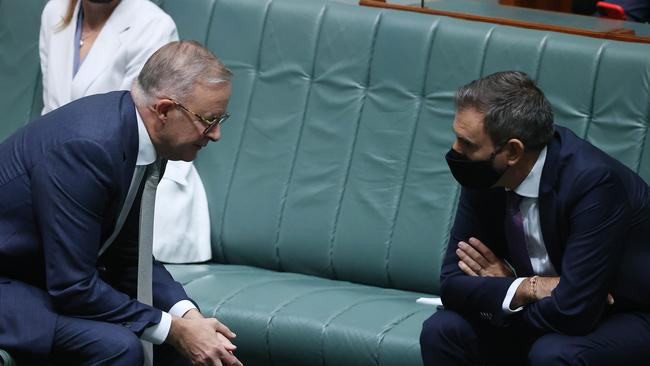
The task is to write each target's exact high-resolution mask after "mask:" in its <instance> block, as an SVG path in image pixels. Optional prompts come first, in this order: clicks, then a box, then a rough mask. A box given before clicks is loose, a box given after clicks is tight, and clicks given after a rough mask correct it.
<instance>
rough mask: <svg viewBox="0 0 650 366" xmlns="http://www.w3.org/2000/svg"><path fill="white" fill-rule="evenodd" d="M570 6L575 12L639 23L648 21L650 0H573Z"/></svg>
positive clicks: (649, 17) (649, 18)
mask: <svg viewBox="0 0 650 366" xmlns="http://www.w3.org/2000/svg"><path fill="white" fill-rule="evenodd" d="M572 7H573V9H572V10H573V12H574V13H577V14H584V15H592V14H595V15H598V16H604V17H607V18H612V19H619V20H628V21H631V22H639V23H648V22H649V21H650V0H607V1H597V0H574V1H573V3H572Z"/></svg>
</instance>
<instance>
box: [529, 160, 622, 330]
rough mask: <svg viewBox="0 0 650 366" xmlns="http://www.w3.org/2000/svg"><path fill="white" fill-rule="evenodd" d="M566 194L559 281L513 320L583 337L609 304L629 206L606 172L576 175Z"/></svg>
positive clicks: (617, 182) (616, 182)
mask: <svg viewBox="0 0 650 366" xmlns="http://www.w3.org/2000/svg"><path fill="white" fill-rule="evenodd" d="M571 192H572V193H571V194H572V196H573V197H574V199H573V200H572V202H569V209H568V212H567V215H568V219H569V223H568V227H569V228H570V232H569V235H568V239H567V242H566V247H565V251H564V255H563V257H562V273H561V275H560V282H559V284H558V286H557V287H556V288H555V290H554V291H553V292H552V295H551V296H550V297H547V298H544V299H542V300H541V301H538V302H535V303H533V304H530V305H528V306H527V307H526V308H525V309H524V310H523V311H522V312H520V313H518V314H517V315H516V317H520V318H521V319H522V321H524V322H525V323H527V324H528V325H530V326H532V327H533V328H535V329H537V330H539V331H541V332H557V333H563V334H569V335H583V334H586V333H588V332H590V331H591V330H593V329H594V328H595V327H596V325H597V324H598V322H599V321H600V319H601V317H602V315H603V313H604V311H605V309H606V307H607V306H608V305H607V301H606V300H607V293H608V292H609V290H610V288H611V287H612V285H613V281H614V278H613V277H614V275H615V269H616V268H618V266H619V265H620V261H621V255H622V249H624V246H623V245H621V240H623V238H625V234H626V231H627V222H628V221H629V218H628V217H627V216H626V215H627V214H626V213H627V212H628V210H627V205H628V202H627V200H626V197H627V194H626V191H625V188H624V186H623V184H622V182H621V181H620V178H618V177H617V176H616V175H615V174H613V173H611V172H609V171H605V172H603V171H600V172H592V173H591V174H589V175H583V176H582V177H578V179H575V180H574V184H573V187H572V189H571Z"/></svg>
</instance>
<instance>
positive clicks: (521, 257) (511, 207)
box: [504, 191, 534, 277]
mask: <svg viewBox="0 0 650 366" xmlns="http://www.w3.org/2000/svg"><path fill="white" fill-rule="evenodd" d="M522 199H523V197H522V196H520V195H518V194H517V193H515V192H514V191H508V192H506V215H505V219H504V229H505V234H506V240H507V241H508V252H509V253H510V261H511V263H510V264H512V266H513V267H514V268H515V271H516V272H517V276H518V277H528V276H532V275H533V274H534V273H533V267H532V265H531V264H530V256H529V255H528V248H527V246H526V238H525V234H524V217H523V215H522V214H521V211H520V210H519V205H520V204H521V200H522Z"/></svg>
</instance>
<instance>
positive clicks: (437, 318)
mask: <svg viewBox="0 0 650 366" xmlns="http://www.w3.org/2000/svg"><path fill="white" fill-rule="evenodd" d="M470 328H471V327H470V326H469V324H468V323H467V321H466V320H465V319H464V318H463V317H462V316H460V315H458V314H457V313H455V312H452V311H438V312H436V313H435V314H433V315H431V316H430V317H429V319H427V320H425V321H424V323H423V324H422V331H421V333H420V344H421V345H422V346H427V347H438V346H439V345H440V344H441V343H444V342H447V341H449V340H452V339H462V338H464V337H465V336H466V335H467V333H468V332H470V331H471V329H470Z"/></svg>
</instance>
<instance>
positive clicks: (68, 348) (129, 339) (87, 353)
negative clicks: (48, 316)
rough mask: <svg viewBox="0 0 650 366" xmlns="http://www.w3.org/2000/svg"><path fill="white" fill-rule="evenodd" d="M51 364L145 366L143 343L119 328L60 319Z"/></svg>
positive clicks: (106, 324)
mask: <svg viewBox="0 0 650 366" xmlns="http://www.w3.org/2000/svg"><path fill="white" fill-rule="evenodd" d="M52 360H53V361H54V363H55V364H61V365H66V364H67V365H69V364H74V365H96V366H100V365H106V366H108V365H115V366H121V365H124V366H136V365H142V363H143V361H144V355H143V351H142V344H141V343H140V339H139V338H138V337H137V336H136V335H135V334H134V333H133V332H132V331H130V330H129V329H127V328H126V327H123V326H121V325H117V324H110V323H104V322H98V321H94V320H85V319H79V318H70V317H66V316H59V317H58V318H57V322H56V331H55V336H54V343H53V345H52Z"/></svg>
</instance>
